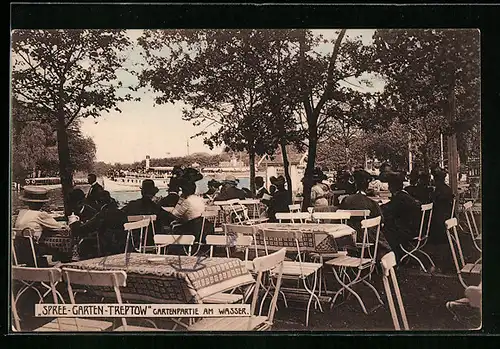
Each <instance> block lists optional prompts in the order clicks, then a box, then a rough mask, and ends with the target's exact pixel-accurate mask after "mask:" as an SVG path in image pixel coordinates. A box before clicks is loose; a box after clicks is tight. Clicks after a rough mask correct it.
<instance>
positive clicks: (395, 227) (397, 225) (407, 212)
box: [380, 172, 421, 260]
mask: <svg viewBox="0 0 500 349" xmlns="http://www.w3.org/2000/svg"><path fill="white" fill-rule="evenodd" d="M386 178H387V182H388V184H389V191H390V192H391V195H392V196H391V200H390V201H389V202H388V203H386V204H384V205H381V206H380V208H381V209H382V214H383V216H384V227H383V230H382V231H383V233H384V236H385V238H386V239H387V241H388V242H389V245H390V246H391V249H392V250H393V251H394V253H395V254H396V257H397V259H398V260H399V259H400V258H401V257H402V255H403V252H402V251H401V249H400V247H399V246H400V244H402V245H403V246H405V245H406V244H407V243H408V242H410V241H411V240H412V239H413V238H414V237H416V236H417V235H418V230H419V226H420V217H421V211H420V205H419V203H418V202H417V201H416V200H415V199H414V198H413V197H411V195H410V194H408V192H407V191H406V190H404V189H403V182H404V175H403V174H401V173H399V172H390V173H387V174H386Z"/></svg>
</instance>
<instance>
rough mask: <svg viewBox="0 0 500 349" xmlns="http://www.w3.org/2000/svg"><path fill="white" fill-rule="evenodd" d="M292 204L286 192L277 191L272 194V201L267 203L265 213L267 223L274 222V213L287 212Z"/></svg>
mask: <svg viewBox="0 0 500 349" xmlns="http://www.w3.org/2000/svg"><path fill="white" fill-rule="evenodd" d="M291 204H292V202H291V200H290V198H289V196H288V191H286V190H280V189H278V190H277V191H276V192H275V193H274V194H273V197H272V199H271V200H270V201H269V209H268V211H267V214H268V217H269V221H270V222H275V221H276V213H278V212H289V211H290V208H289V207H288V206H289V205H291Z"/></svg>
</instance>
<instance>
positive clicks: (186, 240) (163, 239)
mask: <svg viewBox="0 0 500 349" xmlns="http://www.w3.org/2000/svg"><path fill="white" fill-rule="evenodd" d="M194 240H195V237H194V235H170V234H158V235H156V236H155V246H156V254H162V253H161V251H162V249H163V254H166V252H167V249H168V247H169V246H172V245H180V246H183V247H184V252H185V253H186V255H188V256H191V247H192V246H193V245H194ZM185 246H187V247H188V250H187V251H186V249H185Z"/></svg>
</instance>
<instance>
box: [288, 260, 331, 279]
mask: <svg viewBox="0 0 500 349" xmlns="http://www.w3.org/2000/svg"><path fill="white" fill-rule="evenodd" d="M322 266H323V264H321V263H310V262H307V263H306V262H302V263H299V262H289V261H284V262H283V276H287V275H288V276H290V275H291V276H309V275H311V274H314V273H315V272H317V271H318V270H319V269H321V267H322Z"/></svg>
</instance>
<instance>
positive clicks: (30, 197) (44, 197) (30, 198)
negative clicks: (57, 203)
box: [19, 186, 49, 202]
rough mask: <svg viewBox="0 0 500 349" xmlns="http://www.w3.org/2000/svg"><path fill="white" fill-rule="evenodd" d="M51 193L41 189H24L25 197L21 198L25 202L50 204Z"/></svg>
mask: <svg viewBox="0 0 500 349" xmlns="http://www.w3.org/2000/svg"><path fill="white" fill-rule="evenodd" d="M48 194H49V191H48V190H47V189H45V188H39V187H32V186H30V187H24V191H23V195H21V196H20V197H19V199H20V200H22V201H24V202H48V201H49V195H48Z"/></svg>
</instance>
